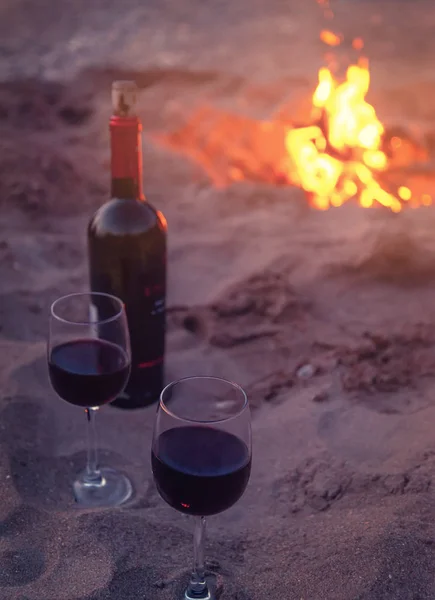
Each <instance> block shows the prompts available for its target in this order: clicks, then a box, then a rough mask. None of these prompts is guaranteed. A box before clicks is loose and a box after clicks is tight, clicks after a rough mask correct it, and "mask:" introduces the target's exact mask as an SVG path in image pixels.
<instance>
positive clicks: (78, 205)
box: [0, 0, 435, 600]
mask: <svg viewBox="0 0 435 600" xmlns="http://www.w3.org/2000/svg"><path fill="white" fill-rule="evenodd" d="M335 11H336V14H337V16H336V22H337V29H340V30H341V31H343V32H344V33H345V34H346V36H347V38H348V39H351V37H352V36H353V35H363V37H364V38H365V39H366V40H367V53H368V55H369V56H370V57H371V58H372V73H373V90H372V100H373V101H374V102H376V106H377V108H378V111H379V114H380V115H381V116H382V118H383V119H385V120H386V121H388V122H390V123H391V124H401V125H404V126H406V127H408V128H409V129H410V130H414V129H415V128H420V130H424V131H427V132H429V131H433V129H434V120H435V102H434V100H433V98H434V97H435V79H434V77H433V56H434V44H435V42H434V40H435V36H434V35H433V34H434V30H435V10H434V7H433V6H432V4H431V3H430V2H424V1H413V2H406V1H404V0H397V1H396V2H385V3H380V2H368V1H366V2H362V1H357V0H353V1H351V0H347V1H346V2H345V1H342V2H337V4H336V5H335ZM321 27H322V19H321V15H320V13H319V12H318V11H317V9H316V6H315V3H314V2H313V4H312V5H311V3H308V1H307V2H305V1H302V0H299V2H298V1H296V0H292V1H287V2H283V1H278V0H274V1H273V2H271V3H270V2H269V3H266V2H265V1H264V2H259V1H251V2H247V1H245V0H237V1H236V2H232V3H226V2H221V1H219V2H218V1H215V2H213V4H212V3H211V2H208V3H204V2H201V1H199V0H198V1H193V0H189V1H188V0H183V1H180V0H179V1H177V2H169V0H168V1H165V2H154V1H147V2H145V3H144V2H141V3H139V2H138V1H137V0H128V1H127V0H125V1H124V2H122V3H121V2H118V3H115V2H113V0H105V1H103V0H98V1H97V0H95V1H93V2H82V1H80V0H76V1H75V2H67V1H66V0H62V1H57V2H55V1H53V0H39V1H38V2H35V1H32V2H28V1H27V0H2V2H1V3H0V76H1V79H2V83H0V131H1V135H0V206H1V208H2V210H1V213H0V257H1V260H0V282H1V283H0V292H1V295H0V348H1V360H0V384H1V387H0V389H1V400H0V411H1V415H0V478H1V481H2V485H1V487H0V499H1V500H0V598H1V600H3V599H4V600H85V599H86V600H125V599H127V598H128V599H130V598H131V599H133V598H134V599H135V600H136V599H139V598H140V599H142V600H160V599H161V600H172V599H174V598H178V597H179V594H180V591H181V590H182V588H183V586H184V585H185V582H186V579H187V577H188V571H189V563H188V557H189V556H190V552H191V544H192V535H191V522H190V520H189V519H187V518H185V517H183V516H181V515H179V514H177V513H176V512H175V511H173V510H171V509H169V508H168V507H166V506H165V505H164V503H163V501H162V500H161V499H160V497H159V496H158V494H157V492H156V490H155V487H154V484H153V482H152V477H151V471H150V460H149V450H150V441H151V434H152V427H153V419H154V412H155V407H151V408H149V409H147V410H144V411H142V412H135V413H134V414H125V413H124V412H119V411H117V410H116V409H114V408H110V407H107V408H105V409H104V410H102V411H101V414H100V415H99V428H100V446H101V458H102V461H104V463H107V464H112V465H115V466H117V467H118V468H121V469H124V470H125V472H127V473H128V474H129V475H130V477H131V478H132V479H133V481H134V485H135V497H134V498H133V500H132V501H131V502H130V503H129V504H128V505H126V506H125V507H123V508H121V509H117V510H109V511H81V510H78V509H77V508H76V507H75V506H74V503H73V500H72V495H71V481H72V479H73V477H74V474H75V472H77V471H78V470H80V468H81V467H82V465H83V464H84V460H85V452H84V447H85V445H84V442H85V417H84V416H82V415H80V411H79V410H78V409H76V408H75V407H72V406H68V405H66V404H65V403H63V402H61V401H60V400H59V399H57V398H56V396H55V394H54V392H53V391H52V390H51V389H50V386H49V383H48V379H47V373H46V362H45V360H46V359H45V338H46V330H47V311H48V307H49V305H50V302H51V301H52V300H53V299H55V298H56V296H58V295H61V294H64V293H68V292H71V291H76V290H80V289H86V288H87V265H86V254H85V239H84V232H85V227H86V223H87V221H88V219H89V217H90V216H91V214H92V212H93V211H94V210H95V209H96V207H97V206H99V205H100V204H101V203H102V202H103V201H104V200H105V198H106V197H107V194H108V178H109V173H108V158H109V157H108V132H107V120H108V117H109V114H110V104H109V89H110V82H111V80H112V79H114V78H120V77H129V76H131V75H134V76H135V78H136V79H137V81H138V83H139V85H140V86H141V88H142V95H141V101H140V114H141V117H142V119H143V122H144V129H145V139H144V163H145V169H144V170H145V189H146V193H147V196H148V198H149V200H150V201H151V202H152V203H154V204H155V205H156V206H157V207H158V208H159V209H161V210H162V211H163V212H164V214H165V215H166V217H167V219H168V224H169V236H170V237H169V244H170V251H169V263H170V273H169V280H170V289H169V313H168V322H169V323H168V324H169V327H168V348H169V351H168V360H167V378H168V380H170V379H173V378H175V377H179V376H184V375H191V374H214V375H220V376H224V377H227V378H231V379H234V380H236V381H238V382H239V383H240V384H242V385H243V386H245V387H246V389H247V391H248V393H249V397H250V400H251V405H252V418H253V421H252V424H253V433H254V459H253V472H252V477H251V482H250V485H249V487H248V489H247V492H246V494H245V496H244V497H243V499H242V500H241V501H240V502H239V503H238V504H237V505H236V506H235V507H233V508H232V509H230V510H228V511H227V512H226V513H224V514H222V515H219V516H217V517H214V518H211V519H210V523H209V541H208V546H207V557H208V563H207V564H208V569H209V572H210V575H211V577H212V578H214V580H215V581H216V585H217V589H218V595H219V594H220V597H221V598H222V599H228V600H230V599H231V600H265V599H266V598H285V599H286V600H302V599H303V600H357V599H358V600H383V599H394V600H411V599H412V600H417V599H418V600H423V599H433V598H434V596H435V575H434V569H433V564H434V560H435V525H434V522H435V520H434V516H435V498H434V485H433V481H434V477H435V432H434V426H433V423H434V422H435V403H434V396H435V379H434V373H435V302H434V298H435V236H434V231H435V212H434V209H433V208H429V209H419V210H418V211H413V212H407V213H406V214H401V215H399V216H395V215H392V214H390V213H388V212H384V211H364V210H362V209H358V208H357V207H355V206H346V207H344V208H342V209H340V210H334V211H330V212H327V213H316V212H312V211H310V210H307V209H306V203H305V198H304V196H303V194H302V193H301V192H300V191H299V190H297V189H292V188H280V189H278V188H273V187H267V186H263V185H254V184H248V183H245V184H240V185H237V186H232V187H230V188H229V189H226V190H216V189H215V188H213V187H212V186H211V185H210V183H209V181H208V180H207V178H206V176H205V174H204V173H203V172H202V171H201V169H200V168H199V167H198V166H197V165H194V164H191V163H190V162H189V161H187V160H185V159H184V158H183V157H182V156H179V155H177V154H174V153H171V152H170V151H168V150H166V149H164V148H162V147H160V146H159V145H158V144H156V143H155V142H154V141H153V139H154V138H153V135H154V134H155V133H156V132H159V131H166V130H170V129H171V128H173V127H177V126H178V125H180V124H182V123H183V122H185V120H186V118H187V117H188V114H189V111H191V110H192V107H194V106H200V105H202V104H204V103H207V104H209V105H210V104H211V105H216V106H218V107H220V108H222V107H224V108H225V109H226V110H233V111H235V112H238V113H243V114H249V115H250V116H256V117H267V116H268V115H270V114H272V112H273V111H274V110H275V109H276V107H277V106H278V105H280V103H282V102H283V100H286V101H290V102H291V101H292V99H294V102H295V105H296V104H297V102H299V100H300V98H301V97H304V96H305V97H306V94H308V93H309V90H310V89H312V87H313V86H314V85H315V78H316V68H317V67H318V66H319V65H320V64H321V61H322V51H323V49H322V46H321V45H320V43H319V42H318V41H317V39H318V32H319V30H320V28H321ZM307 365H308V366H307ZM306 375H309V377H305V376H306Z"/></svg>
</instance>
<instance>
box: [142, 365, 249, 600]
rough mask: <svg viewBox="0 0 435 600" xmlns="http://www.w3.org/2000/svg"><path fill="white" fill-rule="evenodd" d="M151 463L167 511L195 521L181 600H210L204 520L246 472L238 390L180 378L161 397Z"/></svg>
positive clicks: (222, 506)
mask: <svg viewBox="0 0 435 600" xmlns="http://www.w3.org/2000/svg"><path fill="white" fill-rule="evenodd" d="M151 462H152V469H153V475H154V480H155V482H156V485H157V489H158V491H159V493H160V495H161V497H162V498H163V500H165V501H166V502H167V503H168V504H169V505H170V506H172V507H173V508H175V509H176V510H179V511H180V512H182V513H186V514H189V515H195V516H196V523H195V532H194V563H193V572H192V576H191V580H190V583H189V585H188V588H187V590H186V592H185V595H184V598H185V599H186V600H198V599H204V600H210V599H211V598H212V592H211V591H210V590H209V588H208V586H207V582H206V579H205V570H204V536H205V517H206V516H208V515H214V514H216V513H220V512H222V511H224V510H226V509H227V508H229V507H230V506H232V505H233V504H234V503H235V502H237V500H239V498H240V497H241V496H242V494H243V492H244V491H245V488H246V485H247V483H248V480H249V475H250V472H251V419H250V411H249V405H248V399H247V396H246V394H245V392H244V391H243V389H242V388H241V387H240V386H238V385H236V384H235V383H232V382H230V381H226V380H225V379H220V378H218V377H186V378H184V379H180V380H178V381H175V382H173V383H170V384H169V385H168V386H166V387H165V389H164V390H163V391H162V393H161V396H160V403H159V406H158V409H157V417H156V421H155V427H154V436H153V443H152V451H151Z"/></svg>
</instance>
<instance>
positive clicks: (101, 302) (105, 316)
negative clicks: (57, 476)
mask: <svg viewBox="0 0 435 600" xmlns="http://www.w3.org/2000/svg"><path fill="white" fill-rule="evenodd" d="M47 360H48V370H49V377H50V381H51V384H52V387H53V389H54V390H55V392H56V393H57V395H58V396H59V397H60V398H62V399H63V400H65V401H66V402H68V403H70V404H74V405H76V406H80V407H82V408H85V411H86V416H87V421H88V463H87V467H86V470H85V471H84V473H82V474H81V475H80V476H79V477H78V479H77V480H76V481H75V482H74V485H73V489H74V494H75V499H76V501H77V503H78V504H80V505H82V506H85V507H96V506H98V507H102V506H116V505H118V504H121V503H123V502H125V501H126V500H127V499H128V498H129V497H130V496H131V493H132V486H131V483H130V481H129V480H128V478H127V477H126V476H125V475H123V474H122V473H118V472H117V471H115V470H114V469H109V468H107V467H106V468H99V466H98V462H97V445H96V435H95V415H96V412H97V410H98V408H99V407H100V406H102V405H104V404H107V403H109V402H111V401H113V400H114V399H115V398H116V397H117V396H118V394H119V393H121V392H122V390H123V389H124V387H125V386H126V384H127V381H128V376H129V372H130V342H129V335H128V327H127V319H126V315H125V310H124V306H123V304H122V302H121V301H120V300H119V299H118V298H116V297H115V296H111V295H109V294H100V293H76V294H70V295H68V296H63V297H62V298H59V299H58V300H56V301H55V302H54V303H53V304H52V306H51V311H50V324H49V335H48V344H47Z"/></svg>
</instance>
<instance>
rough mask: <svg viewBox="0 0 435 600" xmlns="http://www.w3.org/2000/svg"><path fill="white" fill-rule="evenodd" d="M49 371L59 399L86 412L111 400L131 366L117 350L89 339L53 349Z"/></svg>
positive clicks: (116, 347)
mask: <svg viewBox="0 0 435 600" xmlns="http://www.w3.org/2000/svg"><path fill="white" fill-rule="evenodd" d="M48 368H49V374H50V380H51V385H52V386H53V388H54V390H55V391H56V393H57V394H58V396H60V397H61V398H62V399H63V400H66V402H70V403H71V404H75V405H76V406H81V407H83V408H86V407H89V406H102V405H103V404H107V403H108V402H111V401H112V400H114V399H115V398H116V396H117V395H118V394H119V393H120V392H121V391H122V390H123V389H124V386H125V385H126V383H127V380H128V374H129V369H130V366H129V360H128V357H127V355H126V353H125V351H124V350H123V349H122V348H121V347H120V346H118V345H117V344H113V343H112V342H108V341H106V340H100V339H92V338H91V339H78V340H73V341H72V342H66V343H64V344H59V345H57V346H54V347H53V348H52V349H51V353H50V357H49V360H48Z"/></svg>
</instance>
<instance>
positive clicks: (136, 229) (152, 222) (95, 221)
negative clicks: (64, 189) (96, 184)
mask: <svg viewBox="0 0 435 600" xmlns="http://www.w3.org/2000/svg"><path fill="white" fill-rule="evenodd" d="M152 229H153V230H157V231H161V233H162V234H163V235H164V234H165V233H166V220H165V218H164V216H163V215H162V213H161V212H160V211H158V210H156V209H155V208H154V207H153V206H152V205H151V204H150V203H149V202H147V201H142V200H133V199H122V198H112V199H111V200H109V201H108V202H106V203H105V204H103V206H101V207H100V208H99V209H98V210H97V211H96V213H95V214H94V216H93V217H92V218H91V220H90V222H89V225H88V233H90V234H91V233H94V234H99V233H100V234H102V233H106V234H110V233H113V234H120V233H123V234H124V233H127V234H131V235H134V234H135V233H143V232H144V231H148V230H152Z"/></svg>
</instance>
